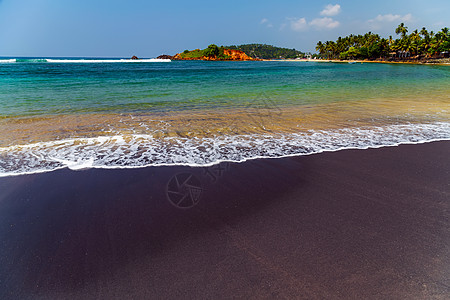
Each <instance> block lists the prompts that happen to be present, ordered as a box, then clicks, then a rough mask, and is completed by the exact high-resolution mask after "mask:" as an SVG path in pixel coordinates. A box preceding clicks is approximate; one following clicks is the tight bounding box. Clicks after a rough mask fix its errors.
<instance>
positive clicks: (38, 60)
mask: <svg viewBox="0 0 450 300" xmlns="http://www.w3.org/2000/svg"><path fill="white" fill-rule="evenodd" d="M149 62H171V60H170V59H159V58H149V59H54V58H11V59H0V64H1V63H89V64H90V63H149Z"/></svg>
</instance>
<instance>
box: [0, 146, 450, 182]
mask: <svg viewBox="0 0 450 300" xmlns="http://www.w3.org/2000/svg"><path fill="white" fill-rule="evenodd" d="M74 141H75V140H74ZM436 142H450V138H444V139H432V140H423V141H417V142H409V141H405V142H398V143H393V144H391V145H376V146H365V147H355V146H349V147H343V148H338V149H323V150H320V151H315V152H310V153H295V154H286V155H281V156H276V157H272V156H255V157H251V158H245V159H243V160H240V161H236V160H227V159H225V160H219V161H215V162H212V163H207V164H201V165H200V164H190V163H160V164H147V165H142V166H91V165H89V164H88V163H89V161H87V162H85V163H86V165H84V164H81V165H80V164H74V165H73V166H72V165H69V166H67V165H66V166H61V167H56V168H55V169H52V170H38V171H32V172H23V173H18V174H14V173H9V174H0V180H1V179H2V178H10V177H19V176H31V175H39V174H47V173H53V172H57V171H60V170H67V171H75V172H78V171H89V170H137V169H145V168H159V167H174V168H177V167H189V168H198V169H202V168H210V167H215V166H218V165H221V164H224V163H226V164H245V163H247V162H250V161H256V160H277V159H287V158H296V157H303V156H311V155H318V154H322V153H335V152H340V151H349V150H376V149H382V148H390V147H399V146H403V145H422V144H429V143H436Z"/></svg>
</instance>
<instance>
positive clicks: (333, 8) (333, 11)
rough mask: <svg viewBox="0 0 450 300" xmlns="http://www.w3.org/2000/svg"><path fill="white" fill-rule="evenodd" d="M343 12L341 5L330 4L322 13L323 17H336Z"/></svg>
mask: <svg viewBox="0 0 450 300" xmlns="http://www.w3.org/2000/svg"><path fill="white" fill-rule="evenodd" d="M340 12H341V6H340V5H339V4H335V5H332V4H328V5H327V6H325V8H324V9H323V10H322V11H321V12H320V15H321V16H327V17H331V16H336V15H338V14H339V13H340Z"/></svg>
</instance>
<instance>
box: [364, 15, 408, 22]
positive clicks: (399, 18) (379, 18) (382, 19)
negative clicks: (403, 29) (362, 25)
mask: <svg viewBox="0 0 450 300" xmlns="http://www.w3.org/2000/svg"><path fill="white" fill-rule="evenodd" d="M411 19H412V15H411V14H407V15H404V16H401V15H393V14H387V15H378V16H377V17H376V18H375V19H371V20H369V22H380V23H381V22H390V23H392V22H399V21H400V22H401V21H403V22H407V21H411Z"/></svg>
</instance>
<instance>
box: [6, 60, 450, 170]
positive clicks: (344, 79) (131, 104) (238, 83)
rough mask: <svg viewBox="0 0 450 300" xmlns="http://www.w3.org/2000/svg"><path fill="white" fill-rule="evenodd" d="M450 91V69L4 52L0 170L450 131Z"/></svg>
mask: <svg viewBox="0 0 450 300" xmlns="http://www.w3.org/2000/svg"><path fill="white" fill-rule="evenodd" d="M449 95H450V66H423V65H399V64H395V65H394V64H371V63H364V64H347V63H325V62H297V61H294V62H284V61H283V62H282V61H271V62H259V61H258V62H201V61H191V62H189V61H172V62H161V61H153V60H146V61H141V62H132V61H124V60H120V59H116V60H111V59H109V60H107V59H103V60H99V59H97V60H92V59H82V60H80V59H78V60H76V61H74V60H73V59H53V60H52V59H8V58H5V59H0V129H1V133H0V147H1V148H0V159H1V161H0V174H6V175H11V174H22V173H30V172H40V171H48V170H53V169H56V168H61V167H67V166H69V167H71V166H72V167H74V168H75V167H76V166H82V167H86V166H87V167H141V166H144V165H160V164H191V165H204V164H212V163H217V162H220V161H222V160H233V161H242V160H245V159H250V158H255V157H266V156H270V157H278V156H284V155H297V154H308V153H314V152H320V151H324V150H336V149H341V148H349V147H373V146H383V145H391V144H397V143H402V142H423V141H428V140H434V139H447V138H449V137H450V131H449V115H450V113H449V108H450V96H449ZM333 141H334V142H333ZM80 145H81V146H80ZM98 153H102V154H101V155H98Z"/></svg>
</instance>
